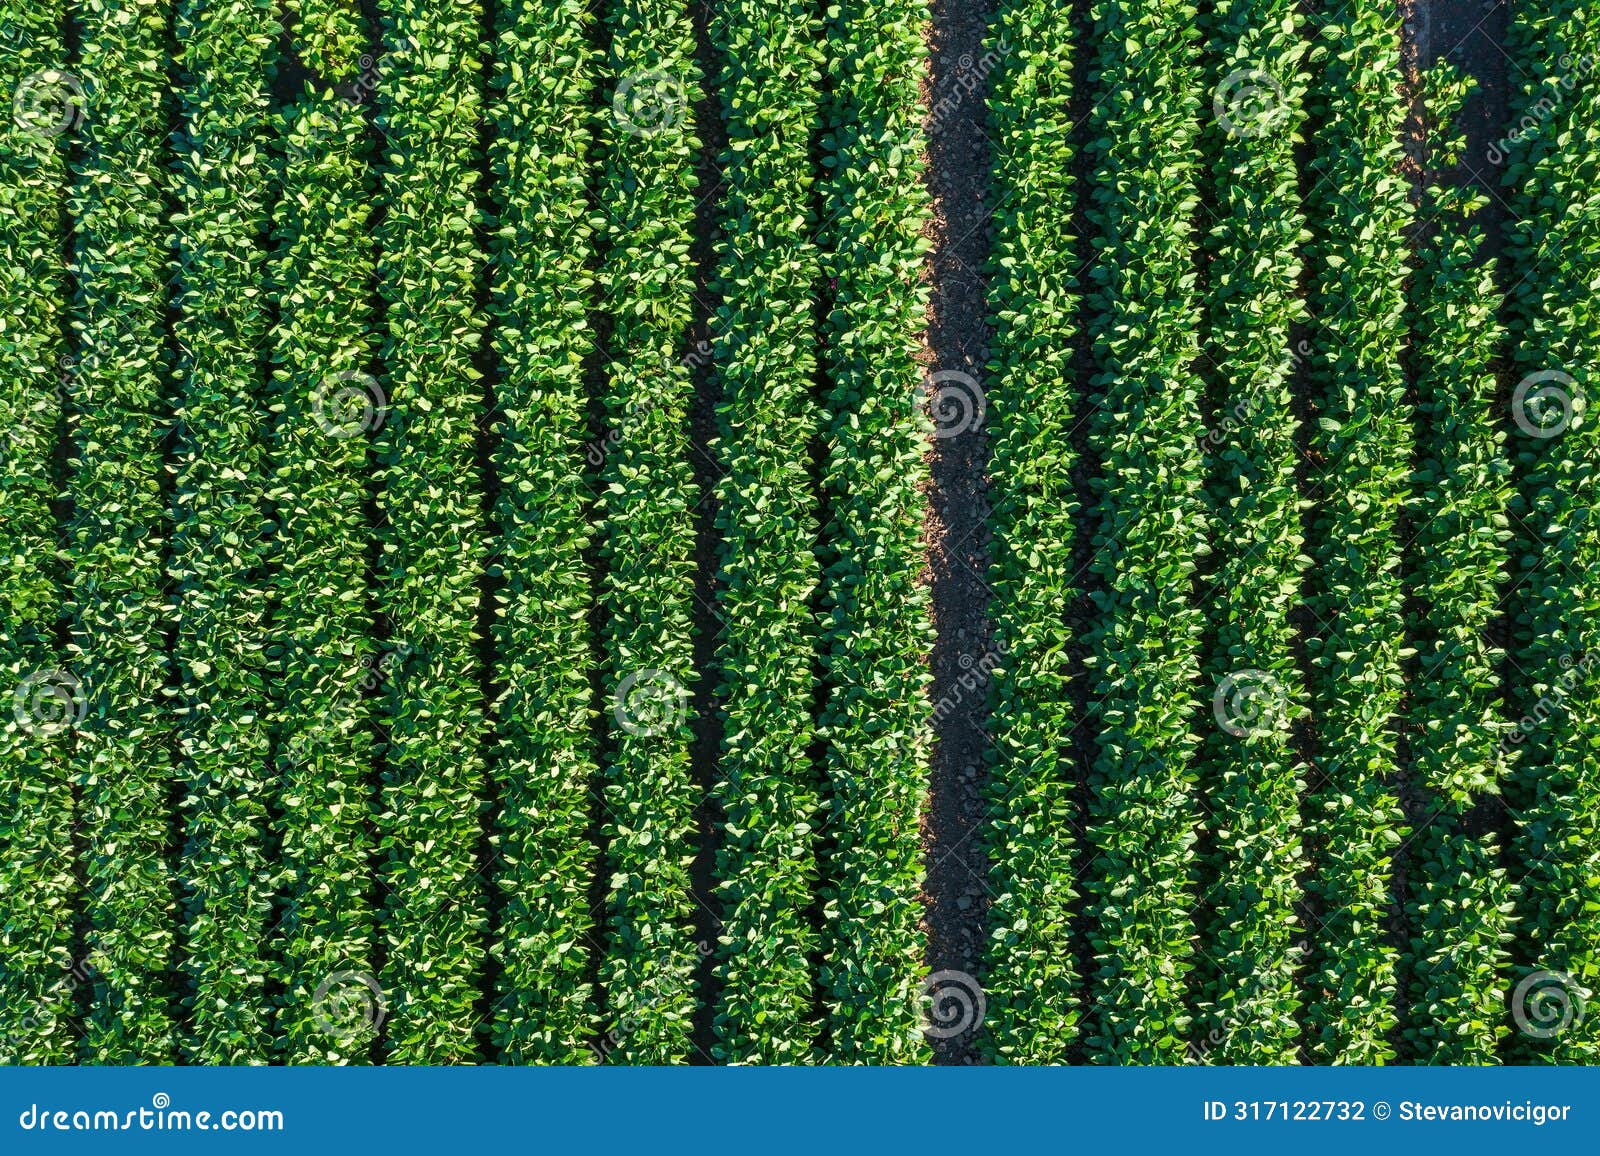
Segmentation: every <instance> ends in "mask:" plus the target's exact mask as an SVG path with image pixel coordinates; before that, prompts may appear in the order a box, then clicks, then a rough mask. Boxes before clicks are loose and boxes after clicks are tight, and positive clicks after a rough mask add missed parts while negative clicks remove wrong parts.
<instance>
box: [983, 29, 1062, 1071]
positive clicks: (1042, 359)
mask: <svg viewBox="0 0 1600 1156" xmlns="http://www.w3.org/2000/svg"><path fill="white" fill-rule="evenodd" d="M990 51H991V52H992V53H994V54H995V55H996V56H997V57H998V58H999V63H998V66H997V67H996V69H995V71H994V72H993V74H992V83H993V88H992V95H991V99H990V102H989V117H990V137H991V139H992V140H993V142H994V153H993V161H992V163H993V169H994V185H993V194H992V195H993V197H994V201H995V205H996V206H997V208H996V213H995V227H994V245H993V256H992V258H991V261H992V265H991V269H990V284H991V286H992V288H991V291H990V307H991V312H992V314H993V320H994V327H995V339H994V349H995V356H994V358H993V360H992V361H991V363H990V365H989V383H990V384H989V392H988V401H989V410H990V413H991V415H992V417H991V418H990V420H989V429H990V438H991V445H992V446H993V453H994V461H993V465H992V466H991V471H990V472H991V478H992V481H991V485H990V502H991V505H992V511H993V512H992V514H991V525H992V526H993V527H994V561H993V564H992V565H991V567H990V571H989V585H990V587H991V588H992V589H993V590H994V598H995V603H994V604H995V607H996V614H995V646H996V649H997V651H998V652H999V653H1000V654H1002V655H1003V657H1002V658H1001V659H1000V661H999V663H998V665H997V666H996V668H995V671H994V675H993V679H992V688H993V689H992V691H991V697H990V722H989V732H990V734H991V735H992V736H993V738H994V741H995V749H996V754H995V762H994V769H993V774H992V776H991V783H992V791H991V797H990V800H989V802H990V808H991V816H992V818H991V820H990V824H991V825H990V830H989V832H988V838H987V845H988V854H989V861H990V864H991V866H990V872H989V880H990V889H991V892H992V900H991V904H990V908H989V925H990V929H991V931H990V941H989V945H988V949H987V951H986V953H985V959H984V963H985V979H984V989H985V992H986V994H987V997H988V1013H987V1016H986V1018H985V1028H986V1036H985V1039H986V1041H987V1044H988V1046H989V1047H990V1048H991V1049H992V1051H993V1054H994V1055H995V1057H996V1058H997V1059H998V1060H1001V1061H1003V1062H1009V1063H1060V1062H1064V1061H1065V1060H1066V1059H1067V1058H1069V1049H1070V1048H1071V1047H1072V1045H1073V1043H1074V1041H1075V1040H1076V1038H1077V1031H1078V1022H1079V1018H1080V1012H1079V1007H1078V1005H1079V996H1080V990H1081V984H1082V979H1081V977H1080V976H1079V975H1078V972H1077V967H1076V953H1077V946H1076V942H1075V937H1074V934H1073V928H1074V916H1075V912H1076V910H1077V902H1078V893H1077V890H1076V888H1075V887H1074V885H1073V884H1074V879H1075V876H1076V874H1077V866H1076V863H1075V854H1076V850H1077V843H1076V840H1075V839H1074V838H1073V836H1072V832H1073V829H1074V827H1075V826H1076V823H1077V819H1078V815H1077V806H1076V803H1075V800H1074V797H1073V794H1074V789H1075V784H1076V779H1077V776H1076V767H1075V763H1074V759H1073V748H1074V733H1075V731H1076V729H1077V727H1078V725H1080V723H1081V721H1082V720H1080V719H1078V718H1076V717H1075V715H1074V712H1073V710H1072V706H1071V704H1070V702H1069V701H1068V700H1067V694H1066V689H1067V687H1068V685H1069V680H1070V677H1071V673H1070V668H1069V656H1070V655H1071V653H1072V649H1073V646H1074V644H1075V628H1074V624H1073V623H1071V622H1070V621H1069V620H1068V618H1067V616H1066V615H1064V614H1063V613H1062V603H1063V602H1064V601H1066V600H1068V599H1070V598H1072V597H1073V595H1074V585H1075V582H1076V575H1075V574H1074V572H1073V546H1074V542H1075V540H1076V537H1077V518H1078V515H1079V503H1078V500H1077V493H1076V489H1075V487H1074V483H1073V466H1074V462H1075V454H1074V448H1073V447H1074V442H1073V432H1074V428H1075V425H1076V421H1077V417H1078V414H1077V409H1078V407H1077V405H1076V404H1075V397H1074V394H1073V391H1071V390H1067V389H1063V388H1061V386H1062V383H1063V382H1067V381H1071V380H1072V379H1073V368H1074V367H1073V358H1072V354H1073V350H1074V348H1075V346H1076V342H1077V337H1078V333H1079V329H1080V323H1079V319H1078V316H1077V308H1078V297H1077V289H1078V285H1077V277H1076V274H1077V253H1076V252H1075V245H1074V238H1073V236H1072V230H1073V227H1074V221H1073V219H1072V218H1073V205H1074V202H1075V200H1076V190H1077V182H1076V181H1075V180H1074V177H1073V162H1074V158H1075V149H1074V142H1073V140H1072V132H1073V128H1074V123H1075V121H1074V117H1073V104H1072V91H1073V77H1074V74H1075V67H1074V63H1075V60H1076V57H1077V53H1078V50H1077V47H1076V45H1075V43H1074V29H1073V25H1072V20H1071V13H1070V12H1069V11H1068V10H1067V9H1065V8H1063V7H1062V6H1061V5H1058V4H1053V3H1050V0H1012V2H1008V3H1006V4H1004V5H1002V6H1001V7H1000V10H999V12H998V14H997V17H996V23H995V32H994V35H993V39H992V42H991V45H990Z"/></svg>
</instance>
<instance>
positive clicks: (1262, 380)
mask: <svg viewBox="0 0 1600 1156" xmlns="http://www.w3.org/2000/svg"><path fill="white" fill-rule="evenodd" d="M1299 9H1300V5H1299V4H1298V3H1297V2H1296V0H1225V2H1224V3H1221V4H1219V5H1218V6H1217V11H1216V17H1215V23H1214V25H1213V26H1212V27H1211V28H1210V30H1209V31H1210V39H1209V46H1208V53H1207V80H1208V82H1209V89H1208V90H1209V91H1211V92H1213V93H1215V94H1216V95H1215V99H1214V101H1213V107H1212V109H1211V112H1212V113H1213V115H1212V117H1211V118H1209V119H1208V120H1207V121H1206V138H1205V141H1204V143H1205V145H1206V151H1207V157H1208V160H1209V161H1210V163H1211V174H1210V185H1209V195H1208V196H1207V201H1208V203H1209V205H1210V207H1211V210H1212V212H1214V213H1215V215H1216V223H1215V225H1213V226H1212V228H1211V230H1210V233H1209V235H1208V236H1207V238H1206V248H1207V252H1208V255H1209V257H1210V260H1209V262H1208V269H1209V272H1208V274H1207V284H1206V293H1207V310H1208V324H1207V327H1206V333H1207V341H1206V345H1205V348H1204V353H1205V355H1206V360H1205V363H1204V366H1205V376H1206V379H1207V381H1208V382H1209V383H1211V384H1212V389H1213V391H1214V392H1213V394H1212V396H1213V398H1214V402H1215V408H1214V409H1212V410H1211V412H1210V413H1209V414H1208V418H1209V421H1210V427H1209V430H1208V431H1207V433H1206V435H1205V436H1204V437H1203V438H1202V445H1203V447H1204V448H1205V450H1206V452H1207V456H1208V475H1209V479H1210V490H1211V505H1212V508H1213V510H1214V511H1215V515H1214V516H1215V521H1216V528H1215V532H1214V535H1213V537H1214V541H1215V543H1216V545H1215V549H1214V553H1213V558H1212V561H1213V568H1212V569H1211V570H1210V572H1209V573H1208V575H1207V579H1206V583H1205V585H1206V589H1207V591H1208V594H1209V597H1208V599H1207V619H1208V621H1209V623H1210V624H1211V627H1212V629H1213V630H1214V631H1215V636H1214V641H1211V642H1210V644H1209V649H1208V653H1207V655H1206V661H1205V675H1206V677H1205V679H1204V681H1203V682H1202V687H1203V689H1205V690H1207V691H1209V692H1210V693H1211V694H1212V696H1213V706H1214V709H1213V710H1212V711H1211V712H1209V713H1210V715H1211V717H1203V720H1202V728H1203V733H1204V734H1205V739H1204V741H1203V743H1202V747H1201V754H1200V763H1199V769H1200V775H1201V783H1202V787H1203V789H1204V791H1205V793H1206V798H1207V806H1208V809H1209V811H1210V813H1211V815H1212V820H1211V825H1212V826H1213V827H1214V829H1215V838H1214V841H1213V847H1212V853H1211V855H1210V858H1209V861H1208V862H1207V863H1205V864H1204V865H1203V868H1204V874H1203V878H1204V879H1205V880H1206V882H1207V887H1206V889H1205V891H1204V893H1203V894H1202V897H1201V898H1202V909H1201V910H1202V914H1201V916H1200V919H1201V926H1200V948H1201V960H1202V963H1201V967H1200V973H1199V975H1198V976H1197V982H1196V992H1197V1002H1198V1003H1199V1005H1200V1012H1201V1014H1200V1016H1199V1017H1198V1022H1197V1023H1196V1024H1195V1028H1194V1031H1193V1035H1192V1040H1193V1043H1194V1050H1195V1052H1197V1053H1200V1054H1202V1055H1204V1056H1205V1057H1206V1059H1207V1060H1208V1061H1209V1062H1212V1063H1226V1064H1281V1063H1293V1062H1294V1060H1295V1052H1296V1049H1297V1047H1298V1045H1299V1025H1298V1023H1297V1022H1296V1013H1297V1011H1298V1009H1299V1006H1300V996H1299V993H1298V991H1297V989H1296V975H1295V969H1296V967H1297V966H1298V963H1299V949H1298V947H1297V940H1299V939H1300V938H1301V937H1303V936H1304V934H1305V932H1304V930H1303V929H1302V928H1299V927H1298V926H1297V914H1296V909H1297V905H1298V902H1299V899H1300V882H1299V879H1298V876H1299V874H1300V872H1301V871H1302V870H1303V869H1304V863H1305V857H1304V854H1303V851H1302V847H1301V837H1300V788H1301V779H1302V775H1303V772H1304V767H1303V765H1302V762H1301V759H1300V757H1299V754H1298V751H1297V750H1296V746H1295V736H1294V733H1293V725H1294V723H1295V721H1296V720H1297V719H1299V718H1300V717H1301V716H1303V714H1304V712H1305V688H1304V686H1303V680H1302V678H1301V676H1300V673H1299V668H1298V663H1297V661H1296V651H1295V645H1294V640H1295V635H1296V624H1295V622H1294V620H1293V617H1292V616H1293V612H1294V610H1295V608H1296V607H1297V606H1298V605H1299V602H1300V585H1301V572H1302V570H1303V568H1304V565H1305V562H1306V559H1305V557H1304V554H1303V551H1304V546H1305V536H1304V532H1303V528H1302V525H1301V511H1302V504H1303V503H1302V501H1301V497H1300V490H1299V486H1298V482H1297V480H1296V463H1297V459H1298V453H1297V438H1298V433H1299V428H1300V423H1299V421H1298V419H1297V418H1296V416H1295V407H1294V405H1293V400H1294V392H1295V386H1296V384H1297V370H1298V368H1299V366H1300V363H1301V358H1300V357H1299V355H1298V354H1297V351H1296V347H1295V336H1294V334H1295V328H1294V327H1295V326H1296V324H1297V323H1299V322H1301V321H1303V319H1304V317H1305V309H1304V305H1303V303H1302V302H1301V299H1300V285H1299V282H1300V276H1301V269H1302V258H1301V255H1300V254H1301V249H1302V245H1303V242H1304V240H1305V217H1304V213H1303V211H1302V208H1301V204H1300V196H1299V165H1298V157H1297V155H1296V154H1297V148H1298V144H1299V140H1300V135H1299V134H1300V126H1301V123H1302V121H1303V119H1304V99H1305V92H1306V73H1305V55H1306V51H1307V47H1308V42H1307V40H1306V38H1305V34H1304V28H1303V27H1302V23H1303V21H1302V19H1301V17H1300V16H1299Z"/></svg>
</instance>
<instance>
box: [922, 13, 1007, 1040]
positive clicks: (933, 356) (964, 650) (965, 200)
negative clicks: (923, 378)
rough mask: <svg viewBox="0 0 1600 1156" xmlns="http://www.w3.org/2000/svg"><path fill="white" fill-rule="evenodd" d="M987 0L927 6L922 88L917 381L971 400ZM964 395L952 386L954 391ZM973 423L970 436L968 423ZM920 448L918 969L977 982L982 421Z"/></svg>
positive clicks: (980, 248)
mask: <svg viewBox="0 0 1600 1156" xmlns="http://www.w3.org/2000/svg"><path fill="white" fill-rule="evenodd" d="M991 11H992V8H991V4H990V0H933V4H932V13H933V21H932V25H931V29H930V35H929V40H928V45H929V50H930V62H929V63H930V71H929V76H928V79H927V81H926V82H925V85H924V96H925V99H926V101H927V107H928V109H929V117H928V162H929V163H928V175H927V181H928V188H929V191H930V193H931V194H932V196H933V208H934V219H933V226H932V229H931V233H930V237H931V240H932V241H933V246H934V248H933V252H932V253H931V254H930V257H929V262H928V276H929V279H930V281H931V286H932V296H931V300H930V303H929V318H928V334H927V343H928V351H927V362H928V364H927V369H928V371H929V372H930V373H940V374H949V373H952V372H959V373H961V374H965V375H967V376H968V377H969V378H970V379H971V380H972V381H975V382H976V383H977V385H978V390H979V392H980V394H981V390H982V388H983V383H984V367H985V365H986V363H987V361H988V357H989V341H990V337H991V331H990V327H989V324H988V320H987V317H988V304H987V291H988V282H987V279H986V277H985V275H984V270H985V267H986V265H987V263H988V258H989V246H990V239H989V217H990V206H989V204H988V191H989V190H988V185H989V161H990V147H989V140H988V138H987V136H986V135H985V127H986V123H987V115H988V111H987V110H988V89H989V84H988V73H989V69H988V67H987V66H986V61H985V58H984V47H985V46H984V38H985V36H986V35H987V32H988V25H989V20H990V15H991ZM953 384H954V385H955V388H957V389H964V388H965V385H964V383H962V382H959V381H958V382H955V383H953ZM968 427H973V428H968ZM953 428H959V429H961V431H962V432H952V430H951V429H945V430H944V431H943V432H944V433H945V434H948V435H950V436H936V437H935V438H934V440H933V442H932V448H931V451H930V454H929V462H930V465H931V468H932V485H931V487H930V490H929V494H928V526H927V545H928V574H927V580H928V582H929V585H930V588H931V592H932V599H933V621H934V626H935V628H936V629H937V632H938V638H937V641H936V642H935V644H934V647H933V654H932V673H933V686H932V688H931V697H932V701H933V702H934V703H936V704H938V706H937V708H936V709H935V711H934V716H933V717H934V724H933V732H934V747H933V751H932V779H931V784H930V797H929V804H928V809H927V812H926V815H925V818H924V822H923V846H924V848H925V849H926V852H927V880H926V882H925V884H924V899H925V904H926V906H925V912H926V914H925V920H926V929H927V933H928V955H927V964H928V971H929V972H930V973H933V972H939V971H946V970H948V971H959V972H964V973H966V974H968V975H976V974H977V973H978V971H979V968H980V964H981V961H982V956H983V944H984V938H985V934H986V928H987V924H988V911H989V903H988V891H987V887H986V885H985V879H986V876H987V874H988V859H987V857H986V856H985V854H984V850H983V845H982V827H983V819H984V813H985V805H984V790H985V788H986V785H987V781H988V772H987V769H986V766H985V762H986V758H985V756H986V748H987V746H988V739H987V737H986V735H985V733H984V724H985V721H986V719H987V715H988V710H987V706H986V697H987V696H986V690H987V688H986V687H984V686H983V685H982V684H981V677H982V676H981V670H983V669H987V666H986V665H985V664H983V663H982V659H983V657H984V655H986V654H987V653H988V651H989V649H990V644H991V628H990V622H989V600H990V591H989V587H988V585H987V584H986V582H985V581H984V578H985V575H986V574H987V572H988V566H989V530H988V527H987V521H988V516H989V500H988V483H987V478H986V471H987V469H988V464H989V442H988V437H987V435H986V434H985V432H984V430H983V428H982V425H981V422H976V418H975V416H974V419H973V420H962V421H961V423H960V425H959V426H958V427H953ZM974 1034H975V1033H973V1032H965V1033H962V1034H961V1035H958V1036H956V1037H954V1038H951V1039H945V1040H936V1041H935V1042H934V1055H935V1062H936V1063H940V1064H968V1063H974V1062H976V1059H977V1057H976V1054H975V1051H974V1048H973V1039H974Z"/></svg>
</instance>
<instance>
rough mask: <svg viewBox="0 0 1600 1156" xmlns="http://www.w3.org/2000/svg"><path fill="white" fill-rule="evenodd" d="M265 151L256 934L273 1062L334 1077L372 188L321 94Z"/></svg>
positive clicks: (366, 1040) (364, 479) (348, 940)
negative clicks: (266, 823) (263, 719)
mask: <svg viewBox="0 0 1600 1156" xmlns="http://www.w3.org/2000/svg"><path fill="white" fill-rule="evenodd" d="M351 23H352V24H353V23H354V21H351ZM329 35H330V37H332V38H333V39H334V40H338V39H340V38H341V37H340V36H339V34H338V32H337V31H336V30H335V31H332V32H330V34H329ZM298 43H300V44H301V46H302V51H303V52H304V53H305V54H306V55H307V56H308V57H317V56H318V55H319V54H323V53H329V52H331V51H332V49H331V48H330V47H329V46H328V44H327V43H318V42H317V41H316V40H315V39H314V38H312V37H311V36H310V35H309V33H308V31H307V30H304V29H303V30H302V31H301V35H300V37H299V38H298ZM347 59H350V60H353V59H354V56H353V55H352V56H351V57H348V58H347ZM329 67H331V66H329ZM282 144H283V154H284V169H283V196H282V197H281V199H280V200H279V203H278V211H277V213H276V219H275V222H274V229H273V239H274V252H273V263H272V270H271V280H272V284H273V287H274V292H275V294H277V303H278V323H277V326H276V327H275V329H274V332H273V344H272V370H273V372H272V377H271V382H270V385H269V392H268V398H269V403H270V405H271V409H272V426H271V430H272V433H271V443H270V455H271V462H272V479H271V490H270V492H269V500H270V502H271V504H272V508H273V510H274V512H275V522H276V527H275V538H276V542H275V547H274V553H273V555H272V561H273V570H272V597H273V607H272V624H271V628H270V632H269V637H270V639H271V652H272V654H273V656H274V662H275V664H276V674H277V683H276V688H275V695H276V704H277V708H278V714H277V720H276V731H275V741H276V748H275V753H276V758H275V774H276V776H277V778H278V795H277V804H278V811H279V815H280V820H279V830H280V832H281V835H280V838H279V842H278V859H279V863H280V869H281V872H282V881H281V883H280V885H279V886H280V890H281V891H282V893H283V896H284V902H283V906H282V919H281V923H279V924H278V925H277V926H275V927H274V929H273V930H274V939H273V950H272V959H273V961H274V964H275V968H276V970H275V971H274V973H273V978H274V979H275V980H276V987H277V989H278V990H279V991H280V992H281V993H282V995H281V997H280V1006H279V1008H278V1009H277V1013H276V1019H275V1027H276V1034H277V1037H278V1042H279V1045H280V1047H281V1049H282V1051H281V1055H282V1058H283V1059H284V1060H285V1061H286V1062H289V1063H351V1062H360V1061H361V1060H362V1059H363V1058H365V1057H367V1056H368V1055H369V1054H370V1050H371V1044H372V1033H371V1031H369V1030H367V1028H368V1027H370V1025H369V1024H368V1023H367V1022H366V1020H367V1018H368V1017H367V1016H366V1013H365V1011H364V1010H363V1007H362V1004H361V1003H360V1002H359V1001H360V1000H361V999H362V998H363V997H362V995H361V993H360V992H359V991H357V990H352V989H351V985H352V984H354V983H359V982H360V980H359V979H357V978H356V977H357V976H373V975H376V971H377V964H376V957H375V946H376V942H375V941H376V923H377V915H376V906H375V905H376V897H375V895H374V882H373V860H374V840H373V836H372V824H373V822H374V819H375V814H376V809H375V803H376V792H375V787H376V777H375V769H376V765H377V764H376V750H375V747H376V742H375V734H374V729H373V726H374V723H373V705H374V694H373V692H374V691H375V690H376V687H377V685H378V681H379V680H380V679H381V678H382V677H383V674H384V672H385V670H386V669H388V666H389V664H390V662H391V660H390V659H389V658H388V657H387V656H386V655H384V654H380V652H379V650H378V645H377V642H376V640H375V638H374V632H373V627H372V610H371V606H370V600H369V597H368V594H367V568H368V557H367V552H366V551H365V550H364V549H361V548H360V544H363V543H365V542H366V541H367V540H368V539H369V538H370V536H371V531H370V529H369V528H368V517H369V514H370V510H371V503H372V500H373V493H372V487H371V484H370V482H369V480H368V478H369V469H370V464H371V463H370V442H369V440H368V439H367V438H366V437H364V436H361V435H362V434H363V432H364V430H363V423H362V420H361V418H362V414H363V413H365V412H367V407H368V406H370V405H373V404H375V402H374V400H373V398H372V396H371V394H370V384H369V383H370V382H371V381H373V380H375V378H373V377H371V376H370V375H371V371H372V370H373V369H374V368H375V367H374V366H373V334H372V316H371V307H370V300H371V291H370V286H371V284H372V282H373V278H374V262H375V254H374V250H373V241H372V237H371V235H370V232H371V228H370V227H371V220H372V208H371V201H372V194H373V188H372V183H373V182H372V177H371V169H370V156H369V153H370V148H369V145H368V140H367V132H366V124H365V119H364V115H363V110H362V109H360V108H359V107H356V106H354V105H352V104H350V103H349V102H347V101H345V100H344V99H343V98H341V97H339V96H337V95H335V94H334V93H332V92H328V91H317V90H315V89H312V88H309V87H308V88H307V89H306V90H304V91H303V92H302V93H301V94H300V95H299V97H298V99H296V100H295V101H294V103H292V104H291V105H290V106H289V107H288V108H287V109H286V110H285V111H284V113H283V117H282ZM319 993H320V1000H319ZM330 995H331V996H332V999H331V1000H330V998H329V997H330ZM352 997H353V998H352ZM329 1008H345V1009H353V1013H352V1011H349V1010H346V1011H343V1012H341V1013H340V1014H334V1015H330V1014H328V1010H327V1009H329ZM373 1018H375V1017H373Z"/></svg>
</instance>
